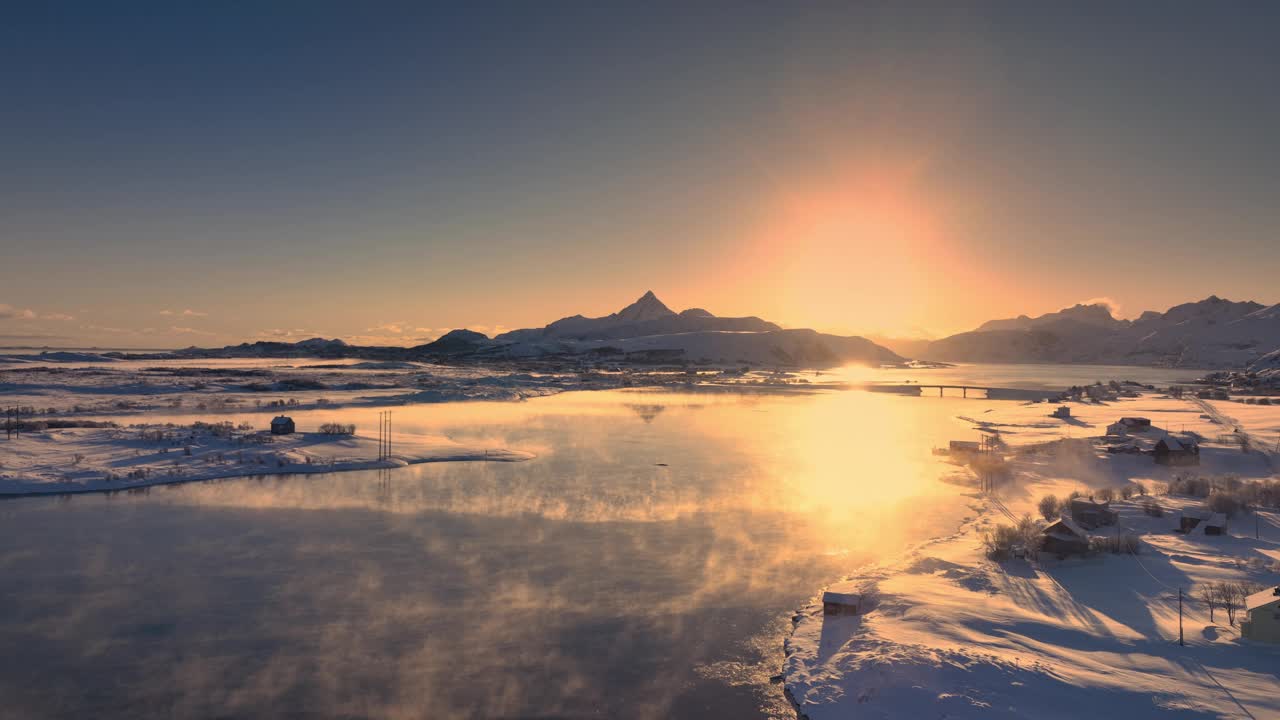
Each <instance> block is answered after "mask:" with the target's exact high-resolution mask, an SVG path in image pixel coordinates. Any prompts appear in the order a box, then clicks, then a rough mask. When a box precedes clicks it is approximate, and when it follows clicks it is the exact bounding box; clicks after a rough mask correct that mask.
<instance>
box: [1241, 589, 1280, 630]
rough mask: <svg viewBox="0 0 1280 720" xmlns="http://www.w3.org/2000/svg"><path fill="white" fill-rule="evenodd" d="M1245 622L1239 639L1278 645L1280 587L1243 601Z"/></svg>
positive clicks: (1255, 594)
mask: <svg viewBox="0 0 1280 720" xmlns="http://www.w3.org/2000/svg"><path fill="white" fill-rule="evenodd" d="M1244 612H1245V620H1244V621H1243V622H1241V623H1240V637H1242V638H1245V639H1248V640H1257V641H1259V642H1270V643H1280V585H1278V586H1276V587H1270V588H1267V589H1266V590H1263V591H1261V592H1256V593H1254V594H1252V595H1250V596H1249V597H1247V598H1245V600H1244Z"/></svg>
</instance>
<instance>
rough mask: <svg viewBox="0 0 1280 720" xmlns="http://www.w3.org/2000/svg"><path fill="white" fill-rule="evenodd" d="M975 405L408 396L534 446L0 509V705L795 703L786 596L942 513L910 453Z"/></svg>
mask: <svg viewBox="0 0 1280 720" xmlns="http://www.w3.org/2000/svg"><path fill="white" fill-rule="evenodd" d="M984 402H986V401H978V400H960V399H957V398H941V399H939V398H932V399H926V398H903V397H896V396H891V395H882V394H876V393H866V392H854V391H850V392H827V393H819V394H813V395H798V396H776V395H745V396H744V395H679V394H672V393H663V392H654V391H614V392H598V393H571V394H565V395H560V396H556V397H551V398H543V399H540V400H535V401H530V402H525V403H505V404H503V403H463V404H447V405H422V406H413V407H405V408H400V409H396V410H395V422H396V429H397V432H399V433H404V434H417V433H423V434H447V435H449V436H451V437H453V438H455V439H457V440H460V441H464V442H475V441H483V442H487V443H492V444H493V445H495V446H506V447H511V448H515V449H523V450H528V451H531V452H534V453H536V454H537V458H536V459H535V460H532V461H529V462H524V463H512V464H506V463H441V464H432V465H417V466H412V467H408V468H403V469H398V470H394V471H384V472H378V471H371V472H360V473H346V474H331V475H315V476H291V477H270V478H255V479H240V480H230V481H222V482H214V483H203V484H191V485H182V486H174V487H169V488H156V489H153V490H151V491H150V492H148V493H145V494H117V495H111V496H107V495H88V496H76V497H71V498H61V499H58V498H31V499H21V500H13V501H9V502H3V503H0V541H2V542H0V607H3V609H4V612H3V613H0V698H3V709H0V714H2V715H8V716H14V717H95V718H137V717H175V716H181V717H213V716H217V717H247V716H294V717H319V718H327V717H405V718H409V717H641V718H651V717H652V718H657V717H676V718H681V717H686V718H694V717H698V718H702V717H708V716H709V714H711V716H716V717H744V718H749V717H793V715H792V714H791V712H790V709H789V707H788V706H787V704H786V702H785V700H784V699H783V697H782V695H781V692H780V689H779V687H778V686H777V685H773V684H771V683H770V682H769V676H770V675H773V674H774V673H777V672H778V671H779V668H780V664H781V642H782V639H783V638H784V637H785V634H786V633H787V631H788V630H789V623H788V617H789V614H790V611H791V610H792V609H794V608H795V607H796V606H797V605H799V604H801V603H803V602H804V601H806V600H807V599H808V598H810V597H811V596H812V595H813V594H814V593H815V592H816V591H817V590H818V589H819V588H821V587H822V586H823V585H824V584H826V583H828V582H830V581H832V580H834V579H837V578H839V577H840V576H841V575H843V574H845V573H847V572H849V571H851V570H853V569H855V568H856V567H858V566H859V565H860V564H863V563H866V562H868V561H872V560H875V559H877V558H880V557H884V556H887V555H890V554H894V553H897V552H899V551H901V550H902V548H904V547H905V546H907V545H909V544H910V543H912V542H915V541H918V540H921V539H924V538H927V537H931V536H935V535H938V534H941V533H945V532H947V531H948V530H949V529H950V528H951V527H952V526H954V525H955V524H956V523H957V522H958V521H959V519H960V518H961V517H963V516H964V514H965V513H966V512H967V511H966V502H965V499H964V498H963V497H962V496H961V495H960V490H959V489H958V488H956V487H954V486H950V485H946V484H943V483H941V482H939V481H938V480H937V478H938V476H939V471H940V469H941V468H940V467H939V466H938V465H937V464H936V461H935V459H934V458H933V457H932V456H931V455H930V453H929V449H930V448H931V447H932V446H934V445H938V444H942V443H944V442H945V441H946V440H947V439H949V438H952V437H969V436H970V435H971V434H972V433H971V432H970V431H967V430H965V429H964V427H963V426H962V425H961V424H960V423H959V422H958V421H956V420H955V416H956V415H957V414H962V413H964V412H973V411H974V408H975V407H976V405H977V404H980V403H984ZM375 413H376V409H372V410H329V411H311V412H302V413H295V414H294V415H295V417H296V418H297V419H298V420H299V424H300V425H302V426H306V425H307V424H309V423H313V422H322V421H324V420H325V419H329V418H330V417H341V418H342V419H343V420H344V421H349V422H350V421H354V422H356V423H357V424H358V425H360V426H361V427H362V428H366V429H371V428H373V427H375V426H376V422H375V420H374V415H375ZM254 418H255V419H260V417H258V416H254ZM183 419H184V420H186V421H189V420H190V417H189V416H184V418H183ZM134 420H136V418H134Z"/></svg>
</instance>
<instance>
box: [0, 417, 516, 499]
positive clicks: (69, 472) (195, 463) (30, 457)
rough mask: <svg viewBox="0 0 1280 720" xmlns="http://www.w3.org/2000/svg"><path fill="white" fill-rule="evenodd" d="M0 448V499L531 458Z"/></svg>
mask: <svg viewBox="0 0 1280 720" xmlns="http://www.w3.org/2000/svg"><path fill="white" fill-rule="evenodd" d="M3 442H4V445H3V446H0V450H3V452H2V453H0V496H3V495H34V494H41V493H68V492H94V491H103V490H121V489H129V488H138V487H146V486H149V485H164V484H170V483H180V482H192V481H195V480H212V479H215V478H229V477H241V476H245V475H262V474H288V473H308V472H341V471H345V470H369V469H375V468H392V467H400V466H404V465H409V464H414V463H423V462H446V461H462V460H482V461H496V462H512V461H519V460H527V459H529V458H531V457H533V456H532V455H531V454H529V453H526V452H521V451H518V450H509V449H506V448H489V447H470V446H467V445H462V444H459V443H455V442H453V441H451V440H449V439H448V438H443V437H435V438H423V437H419V436H405V435H401V436H400V437H398V438H397V439H396V441H395V444H394V446H393V447H392V452H391V453H390V455H389V456H387V457H385V458H380V457H379V444H378V440H377V438H376V437H366V436H359V435H327V434H323V433H319V432H297V433H293V434H290V435H279V436H273V435H271V434H269V433H267V432H265V431H253V430H246V431H241V430H236V429H234V428H229V427H228V428H217V429H216V430H215V429H209V428H207V427H201V426H195V427H193V426H172V425H134V426H130V427H116V428H68V429H55V430H44V431H40V432H31V433H22V434H21V435H19V436H18V437H17V438H16V439H9V440H4V441H3Z"/></svg>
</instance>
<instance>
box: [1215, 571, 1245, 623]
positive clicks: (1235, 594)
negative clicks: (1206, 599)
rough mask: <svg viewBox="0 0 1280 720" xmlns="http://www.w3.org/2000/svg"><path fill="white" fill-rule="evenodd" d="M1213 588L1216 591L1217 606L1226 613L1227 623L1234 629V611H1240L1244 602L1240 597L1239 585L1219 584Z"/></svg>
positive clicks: (1230, 583)
mask: <svg viewBox="0 0 1280 720" xmlns="http://www.w3.org/2000/svg"><path fill="white" fill-rule="evenodd" d="M1214 587H1215V588H1216V589H1217V594H1218V604H1219V605H1221V606H1222V608H1223V609H1224V610H1226V611H1227V622H1228V623H1230V624H1231V626H1232V627H1235V624H1236V610H1239V609H1240V606H1241V604H1242V603H1243V600H1244V598H1242V597H1241V595H1240V591H1241V588H1240V584H1239V583H1232V582H1220V583H1215V584H1214Z"/></svg>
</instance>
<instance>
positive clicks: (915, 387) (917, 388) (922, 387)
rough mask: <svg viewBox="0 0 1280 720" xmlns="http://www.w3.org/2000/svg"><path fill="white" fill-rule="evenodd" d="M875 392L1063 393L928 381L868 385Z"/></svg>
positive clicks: (1030, 396)
mask: <svg viewBox="0 0 1280 720" xmlns="http://www.w3.org/2000/svg"><path fill="white" fill-rule="evenodd" d="M867 389H868V390H871V391H873V392H891V393H901V394H903V395H920V396H924V395H926V394H930V395H931V394H932V391H933V390H937V391H938V397H945V396H946V391H947V390H953V391H954V390H959V391H960V397H963V398H967V397H969V393H970V392H971V391H972V392H973V393H974V397H980V398H983V399H986V400H1049V399H1052V398H1056V397H1058V396H1059V395H1061V394H1062V391H1061V390H1031V389H1027V388H1001V387H986V386H983V385H938V384H927V383H909V384H904V385H868V386H867Z"/></svg>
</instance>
